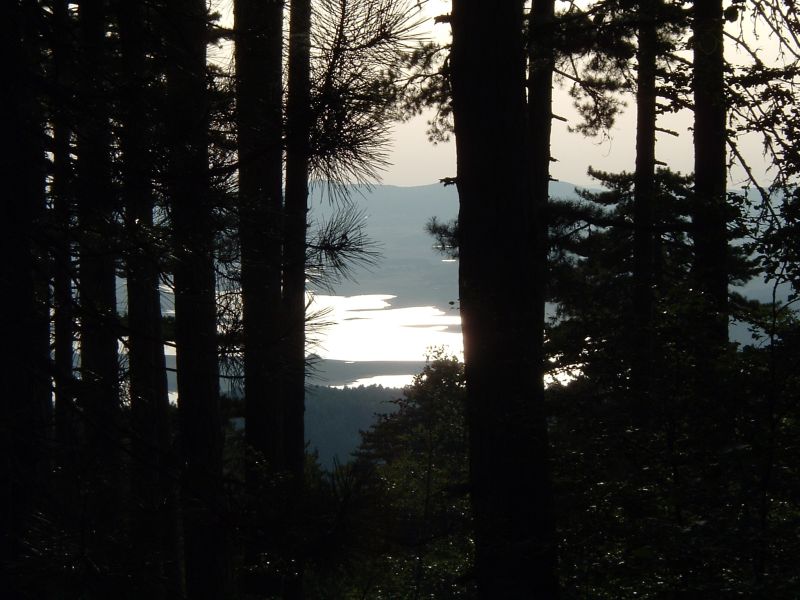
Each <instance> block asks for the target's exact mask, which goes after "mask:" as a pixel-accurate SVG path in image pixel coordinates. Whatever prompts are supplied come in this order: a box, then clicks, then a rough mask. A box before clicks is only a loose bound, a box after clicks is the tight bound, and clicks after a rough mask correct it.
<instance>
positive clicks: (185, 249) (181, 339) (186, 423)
mask: <svg viewBox="0 0 800 600" xmlns="http://www.w3.org/2000/svg"><path fill="white" fill-rule="evenodd" d="M165 10H166V11H167V19H166V22H165V28H166V32H167V40H166V43H167V53H168V66H167V123H168V136H169V142H168V143H169V150H170V165H169V175H168V177H169V197H170V198H169V199H170V208H171V217H172V236H173V244H174V252H175V266H174V283H175V342H176V347H177V370H178V374H177V375H178V377H177V378H178V415H179V422H180V441H181V450H182V464H183V473H182V481H181V484H182V488H181V493H182V505H183V531H184V554H185V559H186V593H187V597H188V598H189V600H195V599H197V598H222V597H224V595H225V590H226V588H227V580H228V572H227V553H228V550H227V544H226V541H227V540H226V534H225V527H224V518H225V514H224V508H225V507H224V502H223V501H224V496H223V488H222V424H221V420H220V419H221V417H220V405H219V364H218V358H217V319H216V317H217V314H216V285H215V270H214V234H215V228H214V224H213V201H212V197H211V193H210V182H209V165H208V160H209V155H208V128H209V110H210V106H209V98H208V92H207V89H206V41H207V39H208V28H207V22H206V19H207V13H206V3H205V1H204V0H170V2H168V3H166V4H165Z"/></svg>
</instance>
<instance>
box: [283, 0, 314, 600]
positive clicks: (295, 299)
mask: <svg viewBox="0 0 800 600" xmlns="http://www.w3.org/2000/svg"><path fill="white" fill-rule="evenodd" d="M289 35H290V42H289V95H288V99H287V108H286V128H287V131H286V229H285V237H284V272H283V303H284V314H285V315H286V318H285V322H284V327H285V328H286V329H285V347H286V351H285V354H286V360H287V363H286V367H285V371H284V383H283V386H282V388H283V389H282V392H283V400H284V403H285V422H284V444H285V446H284V447H285V450H284V452H285V456H286V467H287V470H288V471H289V473H291V475H292V478H293V485H292V490H291V493H290V499H289V501H290V503H291V505H292V506H293V507H295V509H297V508H299V506H300V495H301V494H302V485H303V471H304V466H305V435H304V426H303V413H304V411H305V341H306V338H305V309H306V294H305V292H306V228H307V223H306V218H307V212H308V169H309V157H310V155H311V148H310V135H311V2H310V0H292V4H291V12H290V21H289ZM297 518H298V515H297V514H295V516H294V519H297ZM295 560H296V561H297V564H298V565H300V566H299V567H298V572H299V574H300V575H299V576H298V577H297V578H295V579H294V580H293V581H288V582H287V589H286V598H301V597H302V595H303V593H302V592H303V588H302V562H301V561H300V558H299V557H296V558H295Z"/></svg>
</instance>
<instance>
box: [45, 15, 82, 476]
mask: <svg viewBox="0 0 800 600" xmlns="http://www.w3.org/2000/svg"><path fill="white" fill-rule="evenodd" d="M52 22H53V78H52V84H53V86H54V90H55V92H54V94H53V98H52V102H53V108H52V114H51V121H52V126H53V184H52V188H51V190H52V196H53V219H52V220H53V223H54V228H53V235H52V239H53V242H52V243H53V248H52V265H53V266H52V270H53V321H54V323H53V338H54V349H53V350H54V361H55V363H54V367H55V377H54V379H55V442H56V455H57V457H58V458H57V463H58V466H59V467H60V470H61V471H67V470H69V468H70V467H69V464H70V463H73V462H74V460H73V459H74V457H73V456H72V455H73V453H74V452H75V448H76V443H77V438H76V421H75V419H76V415H75V405H74V401H75V390H74V382H73V365H74V353H73V348H72V346H73V342H74V339H75V331H74V325H73V313H74V310H73V302H74V297H73V290H72V279H73V277H74V265H73V257H72V236H73V234H74V232H73V231H72V215H73V208H74V204H75V198H74V177H73V173H74V171H73V169H74V165H73V164H72V158H71V152H72V134H73V127H72V111H71V109H72V107H73V102H74V99H73V97H72V90H73V89H74V88H73V76H74V71H75V69H74V65H73V64H72V61H73V53H74V49H73V44H72V40H71V35H72V33H73V28H72V26H71V21H70V16H69V2H68V1H67V0H55V1H54V2H53V16H52ZM63 475H64V477H63V478H62V479H63V481H62V483H63V484H66V485H72V484H71V482H70V480H72V482H74V479H73V475H70V474H68V473H66V472H64V473H63Z"/></svg>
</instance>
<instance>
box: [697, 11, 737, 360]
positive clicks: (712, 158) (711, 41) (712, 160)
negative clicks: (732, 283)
mask: <svg viewBox="0 0 800 600" xmlns="http://www.w3.org/2000/svg"><path fill="white" fill-rule="evenodd" d="M693 17H694V20H693V26H692V28H693V31H692V33H693V39H694V41H693V46H694V79H693V82H694V83H693V88H694V154H695V165H694V176H695V184H694V214H693V225H694V253H695V256H694V276H695V279H696V282H697V287H698V289H699V290H700V291H701V292H702V293H703V302H704V307H703V308H704V310H703V312H704V314H703V315H701V316H700V317H699V318H698V323H699V324H700V325H701V326H702V329H703V331H702V332H701V333H702V335H703V337H705V338H706V340H707V341H708V343H709V344H710V345H711V347H714V348H716V350H715V353H717V352H718V351H719V349H720V348H721V347H722V346H724V344H725V343H726V342H727V340H728V270H729V268H728V264H727V263H728V235H727V218H726V198H725V187H726V181H727V171H726V145H725V143H726V133H727V130H726V125H725V118H726V101H725V81H724V73H725V57H724V43H723V25H724V19H723V10H722V2H721V0H702V1H701V0H696V1H695V2H694V5H693Z"/></svg>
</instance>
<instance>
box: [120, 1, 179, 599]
mask: <svg viewBox="0 0 800 600" xmlns="http://www.w3.org/2000/svg"><path fill="white" fill-rule="evenodd" d="M116 8H117V19H118V25H119V36H120V44H121V58H122V61H121V66H122V78H121V80H122V81H124V82H125V84H124V85H122V86H121V88H120V90H119V91H120V94H119V104H120V109H121V118H120V123H121V131H120V149H121V151H122V159H123V162H122V203H123V208H124V211H125V231H126V239H127V240H128V245H127V248H126V259H127V260H126V275H127V289H128V332H127V333H128V360H129V381H130V420H131V454H132V465H131V496H132V501H133V507H132V509H133V510H132V524H131V534H132V542H133V548H132V551H133V552H132V554H133V556H132V557H131V559H132V562H133V563H134V569H135V573H136V580H137V582H136V584H135V589H136V590H137V592H138V593H140V594H142V595H146V596H147V597H149V598H154V599H159V598H167V597H169V598H173V597H175V596H177V595H179V594H180V589H181V586H180V580H179V577H178V575H179V570H178V568H177V562H176V561H177V556H178V552H177V521H176V519H177V494H176V489H175V485H174V484H173V477H174V475H173V470H174V460H173V457H172V452H171V444H170V429H169V396H168V392H167V372H166V362H165V359H164V336H163V333H162V327H161V316H162V315H161V294H160V292H159V271H160V268H159V262H158V256H157V254H155V253H156V252H158V249H157V248H155V247H154V245H153V243H152V240H153V238H154V232H153V210H154V206H155V202H154V191H153V184H152V176H153V164H152V159H151V158H150V156H151V155H150V145H151V144H152V135H153V131H152V130H151V128H150V127H149V125H148V123H149V122H150V121H149V119H151V118H152V117H153V116H154V115H153V109H154V106H153V102H152V96H149V95H148V94H147V92H146V90H147V88H148V83H150V81H151V80H152V79H153V75H152V70H151V68H150V66H149V65H148V63H147V60H146V53H147V47H146V41H145V40H146V34H147V31H146V16H147V15H146V12H145V10H144V9H143V7H142V6H141V5H139V4H138V3H136V2H127V1H125V0H122V1H120V2H118V3H117V4H116Z"/></svg>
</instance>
